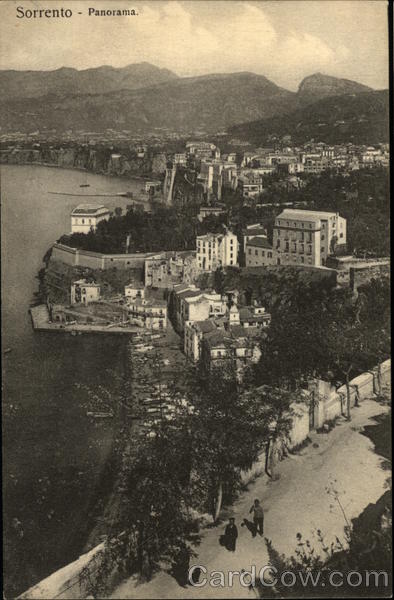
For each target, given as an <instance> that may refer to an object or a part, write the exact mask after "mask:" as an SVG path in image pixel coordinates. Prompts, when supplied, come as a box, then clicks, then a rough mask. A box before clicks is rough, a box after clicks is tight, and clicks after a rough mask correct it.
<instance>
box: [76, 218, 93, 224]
mask: <svg viewBox="0 0 394 600" xmlns="http://www.w3.org/2000/svg"><path fill="white" fill-rule="evenodd" d="M87 221H88V223H89V225H91V223H92V219H87ZM81 224H82V225H85V219H81ZM74 225H78V219H74Z"/></svg>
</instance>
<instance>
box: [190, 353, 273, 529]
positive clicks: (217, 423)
mask: <svg viewBox="0 0 394 600" xmlns="http://www.w3.org/2000/svg"><path fill="white" fill-rule="evenodd" d="M197 384H198V387H197V389H196V393H195V395H194V399H193V406H194V412H193V415H192V419H191V431H192V436H193V439H192V457H193V461H194V463H193V469H194V475H195V478H196V485H197V487H198V488H199V491H200V492H201V489H203V494H206V496H207V501H208V506H209V509H210V511H211V512H212V516H213V519H214V521H216V520H217V519H218V517H219V513H220V509H221V506H222V502H223V500H227V501H228V500H231V499H232V498H233V496H234V493H235V491H236V490H237V488H238V485H239V482H240V474H241V471H242V470H245V469H249V468H250V467H251V466H252V464H253V463H254V462H255V461H256V460H257V458H258V456H259V453H260V452H261V450H262V449H263V448H264V445H265V443H266V442H267V440H268V439H269V435H270V429H269V427H270V424H271V421H272V413H271V412H270V410H269V408H267V406H266V405H265V404H264V402H263V401H262V400H263V398H264V394H263V393H262V392H261V393H260V394H254V393H246V391H245V389H243V388H242V387H241V385H240V384H239V383H238V382H237V380H236V377H235V372H234V370H233V369H232V368H231V367H230V366H225V365H223V366H221V367H217V368H214V369H213V370H212V371H211V372H210V373H209V374H205V375H204V376H200V377H199V380H198V382H197Z"/></svg>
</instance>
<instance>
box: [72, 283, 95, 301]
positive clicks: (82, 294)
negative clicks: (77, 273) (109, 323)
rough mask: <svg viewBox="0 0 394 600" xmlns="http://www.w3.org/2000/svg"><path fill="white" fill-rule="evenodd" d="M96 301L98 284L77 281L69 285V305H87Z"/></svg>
mask: <svg viewBox="0 0 394 600" xmlns="http://www.w3.org/2000/svg"><path fill="white" fill-rule="evenodd" d="M98 300H100V286H99V284H98V283H94V282H88V281H86V280H85V279H79V280H78V281H74V283H73V284H72V285H71V304H89V303H90V302H97V301H98Z"/></svg>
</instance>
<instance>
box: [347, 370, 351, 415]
mask: <svg viewBox="0 0 394 600" xmlns="http://www.w3.org/2000/svg"><path fill="white" fill-rule="evenodd" d="M346 418H347V420H348V421H351V420H352V417H351V416H350V383H349V372H347V373H346Z"/></svg>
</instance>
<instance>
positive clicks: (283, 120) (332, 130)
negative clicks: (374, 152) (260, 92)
mask: <svg viewBox="0 0 394 600" xmlns="http://www.w3.org/2000/svg"><path fill="white" fill-rule="evenodd" d="M388 123H389V93H388V90H382V91H372V92H366V93H361V94H350V95H344V96H335V97H329V98H324V99H323V100H319V101H317V102H315V103H313V104H310V105H308V106H306V107H303V108H299V109H297V110H295V111H294V112H292V113H290V114H287V115H282V116H281V117H274V118H270V119H263V120H257V121H254V122H250V123H244V124H241V125H238V126H235V127H232V128H230V129H229V133H230V134H231V135H233V136H234V137H237V138H240V139H243V140H247V141H249V142H251V143H252V144H255V145H262V144H264V143H265V142H266V141H267V140H268V139H269V138H270V137H271V136H278V137H281V136H283V135H286V134H290V135H291V136H292V138H293V141H294V142H296V143H300V144H301V143H305V142H306V141H308V140H311V139H315V140H316V141H324V142H326V143H329V144H337V143H343V142H354V143H356V144H373V143H378V142H386V141H388V139H389V126H388Z"/></svg>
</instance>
